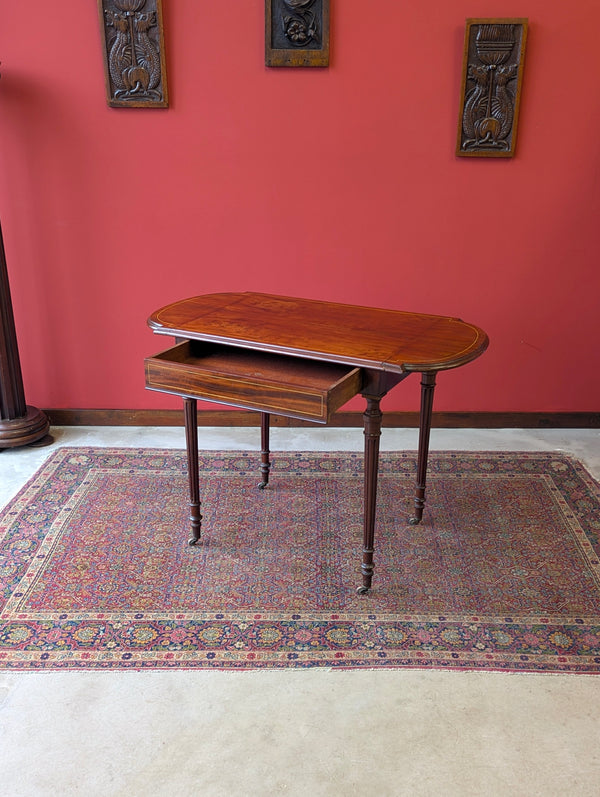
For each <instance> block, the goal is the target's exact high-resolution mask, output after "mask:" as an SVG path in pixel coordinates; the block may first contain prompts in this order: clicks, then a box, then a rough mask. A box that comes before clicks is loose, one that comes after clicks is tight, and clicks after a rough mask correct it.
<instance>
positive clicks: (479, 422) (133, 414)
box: [44, 409, 600, 429]
mask: <svg viewBox="0 0 600 797" xmlns="http://www.w3.org/2000/svg"><path fill="white" fill-rule="evenodd" d="M44 412H45V413H46V415H47V416H48V418H49V419H50V424H51V425H52V426H183V410H74V409H48V410H44ZM198 423H199V424H200V425H201V426H258V425H259V424H260V415H259V414H258V413H257V412H249V411H245V410H223V411H219V410H201V411H200V412H199V413H198ZM271 425H272V426H289V427H302V426H315V427H317V426H319V425H320V424H315V423H310V422H308V421H297V420H294V419H293V418H282V417H281V416H279V415H273V416H271ZM362 425H363V419H362V413H360V412H338V413H336V414H335V415H334V416H333V419H332V421H331V424H330V426H338V427H344V426H348V427H361V426H362ZM383 425H384V427H387V428H389V429H390V428H414V427H417V426H418V425H419V415H418V413H416V412H386V413H384V416H383ZM433 426H434V427H437V428H441V429H443V428H446V429H598V428H600V412H434V413H433Z"/></svg>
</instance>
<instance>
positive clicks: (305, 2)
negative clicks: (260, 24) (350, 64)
mask: <svg viewBox="0 0 600 797" xmlns="http://www.w3.org/2000/svg"><path fill="white" fill-rule="evenodd" d="M265 63H266V65H267V66H329V0H265Z"/></svg>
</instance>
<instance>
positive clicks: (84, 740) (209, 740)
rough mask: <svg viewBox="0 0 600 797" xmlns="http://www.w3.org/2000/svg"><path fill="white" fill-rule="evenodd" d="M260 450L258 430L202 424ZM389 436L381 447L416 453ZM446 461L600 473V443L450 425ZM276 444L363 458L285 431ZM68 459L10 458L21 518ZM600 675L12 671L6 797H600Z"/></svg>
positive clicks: (127, 441) (70, 435)
mask: <svg viewBox="0 0 600 797" xmlns="http://www.w3.org/2000/svg"><path fill="white" fill-rule="evenodd" d="M52 431H53V434H54V436H55V443H54V446H63V445H97V446H104V445H106V446H136V447H138V446H140V447H141V446H149V447H155V446H157V447H166V448H183V447H184V439H183V429H179V428H177V429H171V428H168V429H156V428H130V427H127V428H123V427H119V428H107V427H105V428H89V427H65V428H55V429H53V430H52ZM200 438H201V443H200V445H201V447H203V448H208V449H252V448H254V449H256V448H257V447H258V430H256V429H201V430H200ZM415 446H416V431H415V430H400V429H395V430H390V429H386V430H384V433H383V437H382V448H385V449H388V450H395V449H407V448H414V447H415ZM431 447H432V450H436V449H438V450H440V449H467V450H560V451H565V452H570V453H573V454H574V455H576V456H577V457H578V458H579V459H581V460H582V461H583V462H584V463H585V464H586V465H587V467H588V468H589V470H590V471H591V472H592V473H593V474H594V476H595V477H596V478H600V431H598V430H545V431H532V430H515V429H511V430H483V431H482V430H475V431H474V430H464V429H463V430H445V429H443V430H438V429H436V430H434V431H433V432H432V441H431ZM272 448H273V449H274V450H276V449H277V448H279V449H296V450H319V449H321V450H342V449H343V450H352V449H358V450H360V449H361V448H362V433H361V432H360V430H358V429H351V430H350V429H344V430H336V429H318V430H313V429H310V430H307V429H296V430H293V429H292V430H290V429H278V428H275V429H274V430H273V432H272ZM51 450H52V448H27V449H14V450H8V451H3V452H1V453H0V505H4V504H5V503H6V502H7V501H8V500H9V499H10V498H11V497H12V495H14V494H15V492H16V491H17V490H18V489H19V488H20V487H21V486H22V484H23V483H24V482H25V481H26V480H27V479H28V478H29V477H30V476H31V475H32V474H33V473H34V472H35V470H36V469H37V468H38V467H39V466H40V465H41V464H42V462H43V461H44V460H45V459H46V457H47V456H48V455H49V454H50V452H51ZM598 738H600V679H598V678H597V677H594V676H577V675H510V674H502V673H487V674H484V673H448V672H421V671H383V672H362V671H361V672H339V671H324V670H306V671H297V670H293V671H277V672H275V671H260V672H247V673H229V672H228V673H222V672H156V671H155V672H144V673H135V672H132V673H130V672H125V673H117V672H105V673H103V672H89V673H86V672H64V673H56V672H55V673H51V672H49V673H6V672H2V671H1V670H0V795H2V797H4V796H6V797H21V795H27V797H29V796H30V795H61V797H63V796H64V795H85V796H86V797H96V795H97V796H98V797H113V795H115V796H116V795H135V796H137V795H144V797H146V796H150V795H161V796H162V795H166V796H168V797H170V795H174V796H175V795H177V796H179V795H206V796H207V797H218V796H220V795H227V796H228V797H237V795H277V794H287V795H302V796H304V795H310V796H311V797H312V796H313V795H327V796H332V797H335V796H336V795H344V796H345V795H366V794H374V795H383V796H385V795H408V796H409V797H413V795H414V797H420V796H421V795H427V796H429V795H443V797H452V796H453V795H461V797H462V796H464V797H468V796H469V795H492V797H495V795H511V797H515V796H516V797H521V796H522V797H531V796H532V795H545V796H546V795H549V796H552V795H570V796H572V795H577V796H579V795H586V797H587V795H589V796H590V797H592V796H593V797H596V796H597V795H600V752H599V746H598Z"/></svg>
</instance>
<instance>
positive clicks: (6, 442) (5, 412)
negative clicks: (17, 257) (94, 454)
mask: <svg viewBox="0 0 600 797" xmlns="http://www.w3.org/2000/svg"><path fill="white" fill-rule="evenodd" d="M49 426H50V424H49V422H48V418H47V417H46V416H45V415H44V413H43V412H42V411H41V410H38V409H36V407H28V406H27V404H26V402H25V393H24V390H23V377H22V374H21V363H20V360H19V349H18V347H17V335H16V331H15V321H14V316H13V310H12V301H11V298H10V285H9V282H8V270H7V268H6V256H5V253H4V243H3V240H2V230H1V229H0V448H16V447H17V446H26V445H29V444H30V443H35V442H37V441H38V440H41V439H42V438H44V437H46V435H47V434H48V428H49ZM49 442H50V441H49Z"/></svg>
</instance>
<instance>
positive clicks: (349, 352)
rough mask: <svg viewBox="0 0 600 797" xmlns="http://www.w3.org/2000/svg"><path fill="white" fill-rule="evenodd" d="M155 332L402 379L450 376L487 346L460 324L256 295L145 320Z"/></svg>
mask: <svg viewBox="0 0 600 797" xmlns="http://www.w3.org/2000/svg"><path fill="white" fill-rule="evenodd" d="M148 324H149V326H150V327H151V328H152V329H153V331H154V332H157V333H160V334H167V335H173V336H176V337H177V336H181V337H185V338H188V339H195V340H206V341H213V342H219V343H225V344H227V345H236V346H238V347H246V348H250V349H257V350H260V351H272V352H276V353H283V354H287V355H288V356H289V355H296V356H305V357H310V358H312V359H318V360H324V361H328V362H338V363H344V364H349V365H356V366H359V367H363V368H374V369H376V370H385V371H390V372H396V373H400V372H403V371H426V370H436V371H437V370H446V369H449V368H456V367H458V366H460V365H464V364H465V363H467V362H470V361H471V360H473V359H475V358H476V357H478V356H479V355H480V354H482V353H483V351H485V349H486V348H487V345H488V338H487V335H486V334H485V332H483V331H482V330H481V329H479V328H478V327H476V326H474V325H473V324H468V323H465V322H464V321H461V320H460V319H458V318H454V317H448V316H437V315H429V314H425V313H410V312H405V311H400V310H383V309H376V308H370V307H362V306H353V305H345V304H338V303H334V302H324V301H320V300H312V299H293V298H289V297H278V296H271V295H268V294H257V293H223V294H209V295H207V296H198V297H193V298H191V299H186V300H183V301H179V302H174V303H173V304H170V305H167V306H165V307H163V308H161V309H160V310H158V311H157V312H155V313H153V315H152V316H151V317H150V318H149V320H148Z"/></svg>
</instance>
